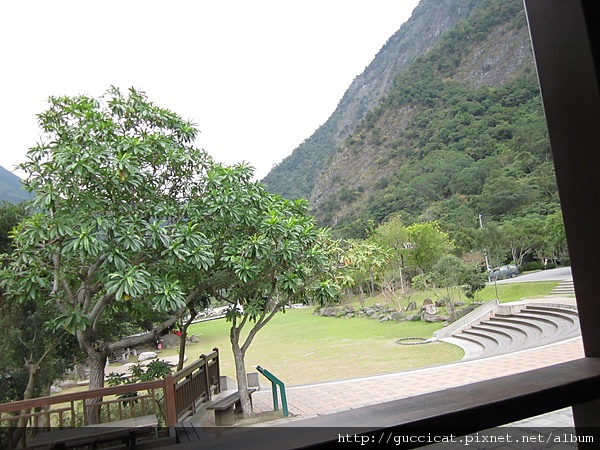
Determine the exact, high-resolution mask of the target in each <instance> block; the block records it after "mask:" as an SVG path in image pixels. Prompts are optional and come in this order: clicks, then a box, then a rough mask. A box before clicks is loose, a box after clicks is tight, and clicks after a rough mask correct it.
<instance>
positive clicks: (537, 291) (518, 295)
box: [478, 281, 559, 303]
mask: <svg viewBox="0 0 600 450" xmlns="http://www.w3.org/2000/svg"><path fill="white" fill-rule="evenodd" d="M558 284H559V282H558V281H538V282H527V283H509V284H498V285H496V286H495V287H494V285H493V284H492V285H489V286H486V287H485V288H484V289H483V290H481V291H480V292H478V297H479V298H480V299H481V300H493V299H495V298H496V288H497V289H498V298H499V299H500V301H501V302H502V303H505V302H515V301H517V300H521V299H523V298H534V297H543V296H544V295H548V294H549V293H550V292H552V290H553V289H554V288H555V287H556V286H558Z"/></svg>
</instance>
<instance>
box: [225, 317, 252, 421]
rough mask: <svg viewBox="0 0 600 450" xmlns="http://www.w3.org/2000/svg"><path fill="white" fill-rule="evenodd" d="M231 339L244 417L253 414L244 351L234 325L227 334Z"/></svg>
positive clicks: (246, 417)
mask: <svg viewBox="0 0 600 450" xmlns="http://www.w3.org/2000/svg"><path fill="white" fill-rule="evenodd" d="M229 338H230V340H231V349H232V350H233V358H234V361H235V377H236V379H237V388H238V391H239V393H240V403H241V405H242V414H243V417H244V419H248V418H250V417H253V416H254V412H253V411H252V404H251V403H250V395H249V394H248V378H247V377H246V362H245V361H244V358H245V356H246V355H245V353H244V352H243V351H242V349H241V347H240V334H239V330H237V328H236V327H235V324H234V326H232V327H231V332H230V334H229Z"/></svg>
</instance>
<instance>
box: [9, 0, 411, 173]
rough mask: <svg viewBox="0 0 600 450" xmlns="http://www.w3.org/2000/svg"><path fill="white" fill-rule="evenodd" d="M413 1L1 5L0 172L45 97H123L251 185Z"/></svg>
mask: <svg viewBox="0 0 600 450" xmlns="http://www.w3.org/2000/svg"><path fill="white" fill-rule="evenodd" d="M417 3H418V0H369V1H367V0H302V1H300V0H210V1H209V0H169V1H168V2H167V1H164V0H163V1H155V0H103V1H92V0H88V1H82V0H52V1H47V0H22V1H9V2H1V3H0V42H2V46H1V47H0V48H1V50H0V54H1V60H0V61H1V64H2V68H1V69H0V136H1V147H0V166H3V167H4V168H6V169H8V170H11V171H14V172H15V173H16V174H17V175H19V176H24V174H23V173H22V172H21V171H19V170H15V166H16V165H17V164H19V163H21V162H23V161H25V157H26V156H25V155H26V153H27V149H28V148H30V147H33V146H34V145H35V144H36V143H38V142H39V141H40V134H39V130H38V126H37V119H36V114H38V113H41V112H42V111H44V110H45V109H46V106H47V103H46V100H47V98H48V97H49V96H58V95H69V96H70V95H78V94H86V95H91V96H94V97H99V96H101V95H102V94H103V93H105V92H106V91H107V90H108V89H109V88H110V86H117V87H119V88H121V89H122V90H123V91H126V90H127V89H128V88H129V87H135V88H136V89H139V90H141V91H144V92H145V93H146V94H147V95H148V98H149V100H150V101H152V102H154V103H155V104H157V105H159V106H161V107H165V108H168V109H170V110H172V111H174V112H176V113H177V114H179V115H180V116H182V117H183V118H184V119H189V120H191V121H192V122H194V123H195V124H196V126H197V127H198V129H199V130H200V135H199V137H198V139H197V141H196V145H197V146H198V147H200V148H203V149H204V150H206V151H207V152H208V153H209V154H211V155H212V156H213V157H214V158H215V159H216V160H217V161H220V162H223V163H226V164H234V163H238V162H242V161H245V162H248V163H250V164H251V165H252V166H254V167H255V169H256V172H255V174H256V177H257V178H258V179H260V178H262V177H264V176H265V175H266V174H267V173H268V172H269V170H271V168H272V167H273V166H274V165H275V164H277V163H279V162H280V161H282V160H283V159H284V158H285V157H286V156H288V155H289V154H291V153H292V151H293V150H294V149H295V148H296V147H297V146H298V145H299V144H300V143H301V142H302V141H304V140H305V139H307V138H308V137H310V136H311V135H312V133H313V132H314V131H315V130H316V129H317V128H318V127H319V126H320V125H322V124H323V123H324V122H325V121H326V120H327V119H328V118H329V116H330V115H331V114H332V113H333V111H334V110H335V108H336V106H337V104H338V102H339V101H340V100H341V98H342V96H343V94H344V92H345V91H346V90H347V88H348V87H349V86H350V84H351V83H352V80H353V79H354V78H355V77H356V76H358V75H359V74H360V73H362V72H363V70H364V69H365V67H366V66H367V65H368V64H369V63H370V62H371V61H372V60H373V58H374V57H375V55H376V54H377V52H378V51H379V50H380V49H381V47H383V45H384V44H385V42H386V41H387V40H388V38H390V37H391V36H392V35H393V34H394V33H395V32H396V31H397V30H398V29H399V28H400V25H401V24H402V23H404V22H405V21H406V20H407V19H408V18H409V17H410V14H411V13H412V10H413V9H414V8H415V7H416V5H417Z"/></svg>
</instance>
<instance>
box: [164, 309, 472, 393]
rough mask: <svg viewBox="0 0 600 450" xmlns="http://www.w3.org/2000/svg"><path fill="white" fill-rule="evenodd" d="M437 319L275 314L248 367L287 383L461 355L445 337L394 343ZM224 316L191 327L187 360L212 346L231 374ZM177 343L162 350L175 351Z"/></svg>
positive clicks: (427, 329)
mask: <svg viewBox="0 0 600 450" xmlns="http://www.w3.org/2000/svg"><path fill="white" fill-rule="evenodd" d="M439 328H441V324H429V323H423V322H410V323H409V322H402V323H400V322H383V323H380V322H378V321H376V320H371V319H362V318H353V319H336V318H331V317H321V316H316V315H313V308H312V307H311V308H297V309H290V310H287V311H286V312H285V314H278V315H277V316H276V317H275V318H274V319H273V320H272V321H271V322H270V323H269V324H268V325H267V326H265V328H263V329H262V330H261V331H260V332H259V333H258V334H257V336H256V338H255V340H254V342H253V343H252V346H251V347H250V349H249V350H248V354H247V356H246V364H247V371H249V372H250V371H254V370H255V369H254V368H255V367H256V366H257V365H260V366H262V367H264V368H265V369H268V370H269V371H270V372H272V373H273V374H274V375H275V376H277V377H279V378H280V379H281V380H282V381H283V382H284V383H286V385H298V384H308V383H317V382H321V381H330V380H340V379H348V378H355V377H361V376H367V375H374V374H382V373H390V372H395V371H400V370H406V369H411V368H415V367H423V366H430V365H434V364H441V363H446V362H450V361H456V360H458V359H460V358H461V357H462V354H463V353H462V350H461V349H459V348H457V347H454V346H452V345H448V344H444V343H430V344H423V345H412V346H407V345H399V344H398V343H397V342H396V339H398V338H400V337H425V338H429V337H431V336H432V333H433V331H434V330H437V329H439ZM228 330H229V323H227V322H226V321H225V320H222V319H220V320H213V321H208V322H201V323H197V324H194V325H192V326H191V327H190V331H189V333H190V334H195V335H196V336H198V337H199V339H200V342H199V343H197V344H193V345H189V346H188V347H187V352H188V355H189V356H188V358H189V359H188V362H189V361H190V360H191V359H193V358H196V357H197V356H198V355H199V354H200V353H208V352H209V351H210V350H211V349H212V348H213V347H218V348H219V350H220V352H221V371H222V372H223V374H225V375H228V376H230V377H231V378H235V377H234V365H233V354H232V352H231V345H230V343H229V340H228ZM175 353H176V349H168V350H164V351H163V352H162V353H161V355H171V354H175Z"/></svg>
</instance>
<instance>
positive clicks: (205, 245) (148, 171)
mask: <svg viewBox="0 0 600 450" xmlns="http://www.w3.org/2000/svg"><path fill="white" fill-rule="evenodd" d="M38 118H39V125H40V128H41V131H42V140H41V142H40V143H39V144H38V145H36V146H35V147H33V148H31V149H30V150H29V152H28V158H27V161H26V162H25V163H23V164H22V165H21V167H20V168H21V169H22V170H24V171H25V172H26V173H27V180H26V186H27V187H28V189H29V190H31V191H32V192H34V193H35V199H34V200H33V205H34V208H35V210H36V211H38V212H37V213H36V214H34V215H33V216H32V217H30V218H27V219H25V220H24V221H23V222H21V224H20V225H19V226H18V227H17V229H16V231H15V234H14V238H15V240H14V245H15V251H14V253H13V260H12V261H11V263H10V265H9V266H8V267H7V268H6V269H5V270H4V271H3V272H2V285H3V287H4V289H5V292H6V293H7V296H9V298H10V299H11V300H12V301H16V302H21V303H23V302H26V301H30V300H32V301H35V302H36V303H37V304H38V305H40V306H43V305H48V304H53V305H54V307H55V308H56V314H55V315H53V316H49V317H48V319H49V320H50V321H51V322H52V324H53V326H54V327H56V328H58V329H64V330H66V331H68V332H70V333H73V334H75V335H76V336H77V340H78V342H79V345H80V347H81V348H82V349H83V351H84V352H85V353H86V357H87V363H88V365H89V367H90V389H94V388H100V387H102V386H103V385H104V367H105V363H106V359H107V357H108V355H109V354H111V353H113V352H118V351H119V350H121V349H123V348H126V347H130V346H134V345H138V344H141V343H146V342H149V341H151V340H153V339H156V337H157V336H158V335H159V334H160V332H161V331H163V330H164V329H167V328H168V327H169V326H170V325H171V324H173V323H174V322H175V321H176V320H177V318H178V316H179V315H180V314H181V313H182V312H183V311H184V310H185V307H186V306H187V304H189V303H190V302H192V301H194V300H195V299H197V298H198V296H199V295H200V293H201V291H202V287H201V282H202V280H201V279H200V275H197V274H203V273H204V272H205V271H206V270H207V269H208V268H209V267H210V266H211V265H212V264H213V261H214V259H213V253H212V251H211V245H210V242H209V240H208V239H207V237H206V236H205V234H204V232H203V229H202V226H201V223H200V222H199V221H196V220H194V218H195V217H196V216H197V215H198V208H197V207H196V203H197V199H199V198H201V197H202V195H203V193H204V188H205V183H204V182H205V175H206V170H207V168H208V167H209V166H210V165H211V161H210V159H209V157H208V156H207V155H206V154H205V153H204V152H203V151H200V150H197V149H195V148H194V147H193V146H192V141H193V140H194V138H195V136H196V134H197V130H196V128H195V127H194V126H193V125H192V124H191V123H189V122H188V121H185V120H182V119H181V118H180V117H179V116H177V115H176V114H174V113H172V112H171V111H169V110H166V109H163V108H159V107H157V106H156V105H154V104H152V103H151V102H149V101H148V100H147V98H146V96H145V95H144V94H143V93H140V92H138V91H135V90H133V89H131V90H130V91H129V92H128V94H127V95H123V94H122V93H121V92H120V91H119V90H117V89H115V88H113V89H111V90H110V91H109V92H108V93H107V94H106V95H105V96H104V97H102V98H100V99H98V100H96V99H93V98H90V97H86V96H77V97H51V98H50V99H49V108H48V109H47V110H46V111H45V112H43V113H42V114H40V115H39V116H38ZM194 275H195V276H194ZM155 312H161V313H164V314H166V315H167V317H168V318H167V319H166V320H165V321H163V322H162V323H159V324H156V325H155V326H154V327H153V328H152V330H150V331H148V332H146V333H143V334H141V335H139V336H135V337H128V338H123V337H121V336H117V335H115V334H114V332H113V333H112V334H109V335H107V334H106V333H104V332H103V330H111V328H110V327H109V325H110V322H111V321H112V319H113V318H114V317H116V316H117V315H118V314H127V315H132V316H138V317H143V316H147V315H150V314H152V313H155ZM92 420H93V418H92Z"/></svg>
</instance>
